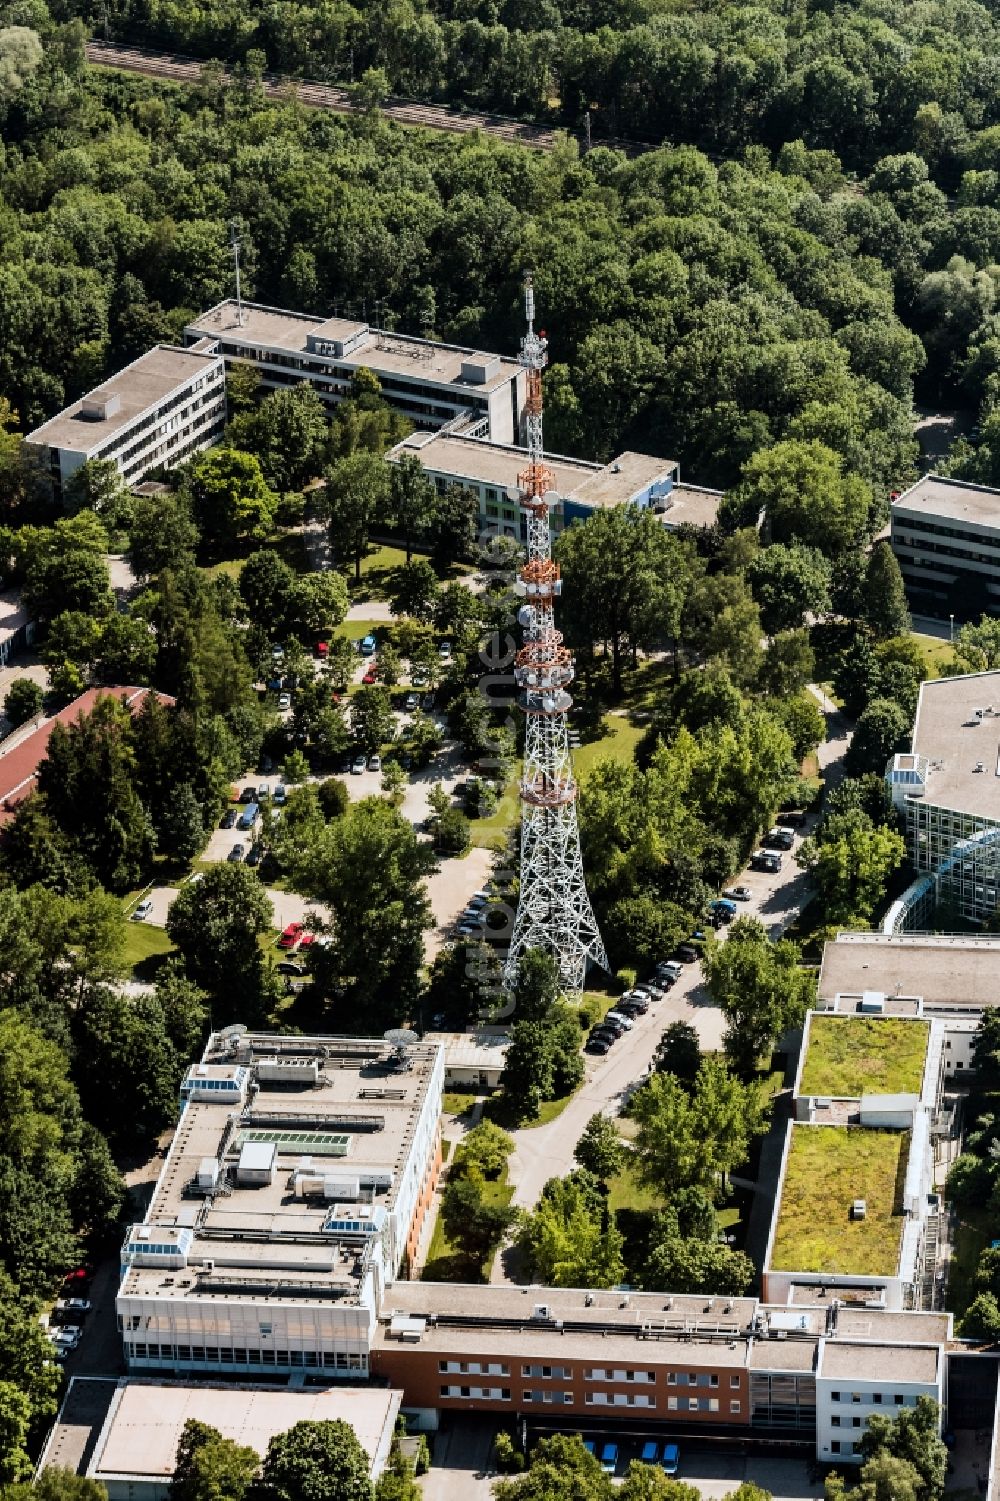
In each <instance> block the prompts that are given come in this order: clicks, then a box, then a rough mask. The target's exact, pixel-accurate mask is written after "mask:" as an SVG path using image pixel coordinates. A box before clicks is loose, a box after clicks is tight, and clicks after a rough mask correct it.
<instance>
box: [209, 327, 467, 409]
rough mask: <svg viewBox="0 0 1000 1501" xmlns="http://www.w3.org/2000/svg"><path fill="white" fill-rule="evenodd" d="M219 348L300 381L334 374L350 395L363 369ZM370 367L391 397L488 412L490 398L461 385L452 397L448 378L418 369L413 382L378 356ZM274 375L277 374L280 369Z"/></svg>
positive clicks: (224, 346) (238, 348)
mask: <svg viewBox="0 0 1000 1501" xmlns="http://www.w3.org/2000/svg"><path fill="white" fill-rule="evenodd" d="M219 348H220V353H222V354H223V355H228V356H230V357H235V358H237V359H250V360H252V361H253V362H254V364H256V365H261V366H265V367H266V366H275V365H277V366H281V367H283V368H284V369H285V370H291V371H295V372H296V373H297V375H298V377H299V379H300V380H305V379H311V378H312V377H313V376H318V377H320V378H321V379H322V378H323V377H325V378H326V379H327V380H329V379H330V378H331V377H332V378H333V379H334V380H336V381H340V382H343V383H344V388H345V389H344V394H345V395H347V394H349V391H350V383H351V381H352V379H353V377H354V375H355V374H356V372H357V370H358V369H359V368H360V367H359V366H358V365H356V364H352V365H337V364H328V363H326V362H325V361H322V362H321V361H320V360H315V359H312V360H311V359H309V358H308V356H305V357H303V356H300V355H294V354H293V355H288V354H275V353H274V352H273V351H272V350H270V349H249V348H247V347H246V346H245V345H237V344H233V343H231V342H229V341H228V340H226V341H223V342H222V343H221V344H220V346H219ZM362 363H363V362H362ZM368 368H369V369H371V370H374V372H375V374H376V375H377V376H378V378H379V384H380V385H381V387H382V391H383V394H385V395H386V396H387V397H388V398H389V399H390V400H391V399H392V396H393V395H394V394H395V395H396V396H397V397H398V398H402V399H403V400H404V401H406V402H408V403H409V402H411V401H412V400H413V399H414V398H416V397H418V396H422V397H424V398H425V399H428V398H429V399H432V400H433V399H435V398H436V399H437V400H438V401H441V400H442V399H444V400H445V401H450V402H451V403H452V404H455V405H462V406H471V407H475V408H476V409H477V410H479V411H485V410H487V408H488V406H489V399H488V398H487V397H484V396H477V395H474V394H473V393H472V392H471V391H470V390H468V388H467V387H462V388H461V389H460V390H459V391H456V392H455V395H454V396H453V397H452V396H451V395H450V392H446V388H448V387H450V386H452V385H453V384H454V382H452V381H449V380H441V381H434V382H428V381H423V380H421V379H419V371H418V372H417V378H415V379H414V380H412V381H411V380H408V379H407V377H406V376H405V375H402V374H398V373H394V374H391V375H390V374H387V373H386V372H384V371H382V370H380V369H379V368H378V360H377V358H376V359H375V360H373V361H372V363H371V365H369V366H368ZM275 374H276V375H277V372H275ZM284 379H285V381H286V382H287V381H288V377H287V376H286V377H285V378H284ZM317 384H319V381H317Z"/></svg>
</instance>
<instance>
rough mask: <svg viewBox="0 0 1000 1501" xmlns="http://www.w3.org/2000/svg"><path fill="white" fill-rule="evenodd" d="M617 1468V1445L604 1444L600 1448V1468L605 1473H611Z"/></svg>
mask: <svg viewBox="0 0 1000 1501" xmlns="http://www.w3.org/2000/svg"><path fill="white" fill-rule="evenodd" d="M617 1468H618V1445H617V1444H605V1445H604V1447H603V1448H602V1449H601V1469H602V1470H603V1471H604V1473H605V1475H613V1474H614V1473H615V1471H616V1470H617Z"/></svg>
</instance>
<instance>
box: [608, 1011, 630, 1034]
mask: <svg viewBox="0 0 1000 1501" xmlns="http://www.w3.org/2000/svg"><path fill="white" fill-rule="evenodd" d="M604 1020H605V1021H606V1022H610V1021H616V1022H621V1024H622V1026H623V1027H624V1028H625V1030H626V1032H631V1030H632V1028H633V1027H634V1026H635V1022H634V1021H633V1020H632V1018H631V1017H630V1016H626V1015H625V1013H624V1011H609V1012H608V1014H607V1016H606V1017H605V1018H604Z"/></svg>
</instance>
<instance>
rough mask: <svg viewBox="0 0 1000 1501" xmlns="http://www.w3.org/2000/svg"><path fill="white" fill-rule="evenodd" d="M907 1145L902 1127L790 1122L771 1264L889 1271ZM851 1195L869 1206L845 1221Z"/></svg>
mask: <svg viewBox="0 0 1000 1501" xmlns="http://www.w3.org/2000/svg"><path fill="white" fill-rule="evenodd" d="M909 1144H910V1136H909V1132H907V1131H864V1130H860V1129H857V1128H852V1127H848V1126H805V1125H802V1126H795V1127H793V1129H792V1144H791V1149H790V1151H789V1154H788V1165H787V1168H786V1170H785V1182H784V1186H783V1189H782V1193H781V1204H780V1207H779V1211H778V1225H777V1230H776V1231H775V1237H774V1247H773V1249H772V1252H771V1266H772V1268H773V1269H774V1270H775V1271H788V1272H844V1273H854V1274H856V1275H858V1276H870V1277H877V1276H892V1275H893V1274H894V1273H895V1271H896V1267H897V1264H898V1261H899V1242H900V1237H901V1235H902V1231H903V1224H904V1216H903V1212H902V1205H901V1196H902V1195H901V1190H902V1182H903V1175H904V1173H905V1171H906V1157H907V1152H908V1150H909ZM855 1199H864V1200H865V1203H866V1205H867V1215H866V1217H865V1219H863V1220H852V1219H851V1213H850V1211H851V1204H852V1203H853V1201H854V1200H855Z"/></svg>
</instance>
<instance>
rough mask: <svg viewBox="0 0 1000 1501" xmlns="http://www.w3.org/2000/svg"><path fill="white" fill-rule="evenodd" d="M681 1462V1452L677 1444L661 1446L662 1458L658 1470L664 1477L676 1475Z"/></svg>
mask: <svg viewBox="0 0 1000 1501" xmlns="http://www.w3.org/2000/svg"><path fill="white" fill-rule="evenodd" d="M680 1462H681V1451H680V1448H679V1447H678V1445H677V1444H664V1445H663V1458H662V1459H661V1460H660V1468H661V1470H662V1471H663V1473H664V1474H665V1475H676V1474H677V1469H678V1466H679V1465H680Z"/></svg>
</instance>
